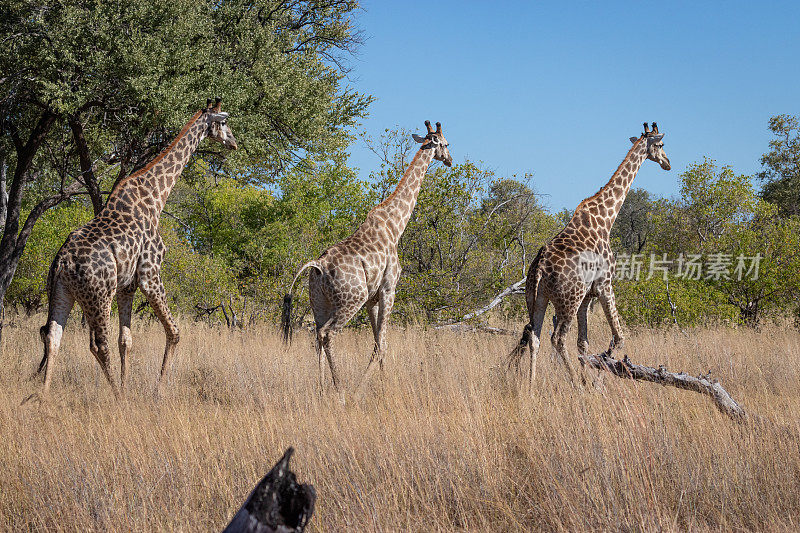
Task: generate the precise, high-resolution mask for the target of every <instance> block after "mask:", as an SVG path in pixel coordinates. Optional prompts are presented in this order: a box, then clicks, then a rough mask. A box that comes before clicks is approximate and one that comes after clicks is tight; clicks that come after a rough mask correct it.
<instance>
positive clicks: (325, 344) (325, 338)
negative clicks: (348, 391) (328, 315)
mask: <svg viewBox="0 0 800 533" xmlns="http://www.w3.org/2000/svg"><path fill="white" fill-rule="evenodd" d="M340 330H341V328H339V329H334V328H332V327H330V326H329V325H327V324H326V325H325V326H323V328H322V331H321V337H322V339H321V340H322V342H321V344H322V350H324V351H325V356H326V357H327V359H328V366H329V367H330V369H331V380H332V381H333V388H334V390H335V391H336V393H337V395H338V396H339V402H340V403H342V404H344V390H343V389H342V388H341V386H340V384H341V381H340V379H339V371H338V370H337V369H336V357H335V355H334V353H333V348H332V346H331V344H332V343H331V341H332V340H333V337H335V336H336V334H337V333H339V331H340ZM320 366H321V365H320ZM320 370H321V369H320ZM320 375H322V373H321V372H320Z"/></svg>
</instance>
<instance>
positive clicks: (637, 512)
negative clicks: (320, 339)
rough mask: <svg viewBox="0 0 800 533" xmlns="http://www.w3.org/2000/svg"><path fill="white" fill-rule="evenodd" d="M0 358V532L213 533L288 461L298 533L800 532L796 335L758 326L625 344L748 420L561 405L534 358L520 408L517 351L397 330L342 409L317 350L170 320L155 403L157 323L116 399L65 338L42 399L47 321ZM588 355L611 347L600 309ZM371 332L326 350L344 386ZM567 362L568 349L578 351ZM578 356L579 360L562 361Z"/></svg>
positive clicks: (611, 383)
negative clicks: (337, 359) (174, 338)
mask: <svg viewBox="0 0 800 533" xmlns="http://www.w3.org/2000/svg"><path fill="white" fill-rule="evenodd" d="M12 322H13V324H12V325H11V326H8V325H7V326H6V328H5V331H4V342H3V353H2V358H1V359H0V435H2V438H0V466H1V468H0V529H2V530H8V531H11V530H13V531H33V530H38V531H42V530H48V531H59V530H64V531H157V530H176V531H190V530H193V531H205V530H219V529H221V528H222V527H223V526H224V525H225V524H226V523H227V521H228V520H229V519H230V518H231V516H232V515H233V513H234V512H235V510H236V509H237V508H238V507H239V505H240V504H241V502H242V501H243V499H244V498H245V497H246V495H247V494H248V492H249V491H250V489H251V488H252V486H253V485H254V484H255V482H256V481H257V480H258V479H259V478H260V477H261V476H262V475H263V474H264V473H265V472H266V471H267V470H268V469H269V468H270V467H271V466H272V464H273V463H274V461H275V460H277V459H278V458H279V457H280V455H281V453H282V452H283V450H284V449H285V448H286V447H287V446H290V445H291V446H294V447H295V448H296V449H297V453H296V455H295V458H294V460H293V468H294V470H295V471H296V472H297V475H298V478H299V479H300V480H301V481H303V482H306V483H313V485H314V486H315V488H316V490H317V494H318V501H317V507H316V511H315V513H314V517H313V518H312V520H311V526H310V529H311V530H312V531H345V530H347V531H405V530H415V531H422V530H425V531H428V530H440V531H453V530H473V531H481V530H483V531H485V530H493V531H521V530H548V531H549V530H554V531H557V530H561V531H564V530H571V531H575V530H615V531H654V530H662V531H674V530H686V529H691V530H718V531H731V530H792V529H797V528H800V438H799V435H800V381H799V380H798V375H800V334H798V332H797V331H796V330H794V329H791V328H784V327H779V326H766V327H764V328H763V329H762V330H761V331H758V332H754V331H752V330H750V329H744V328H742V329H713V328H706V329H699V330H691V331H688V332H687V333H688V337H687V336H684V335H683V334H682V333H680V332H679V331H663V330H649V329H644V330H637V331H634V332H632V333H631V334H630V335H629V339H628V343H627V345H626V352H627V353H629V354H630V355H631V357H632V359H634V360H635V361H636V362H641V363H649V364H658V363H664V364H666V365H667V366H668V368H670V369H682V370H686V371H690V372H693V373H700V372H702V373H705V372H706V371H708V370H711V371H712V372H713V374H714V375H715V376H717V377H718V378H720V379H721V380H722V382H723V384H724V385H725V387H726V388H727V390H728V391H729V392H730V393H731V394H732V395H733V396H734V397H735V398H736V399H737V400H739V401H740V402H741V403H742V404H743V405H744V406H745V408H747V409H748V410H749V411H751V412H753V413H757V414H758V415H760V416H761V417H764V419H765V421H764V422H763V423H760V424H757V425H754V424H751V425H740V424H737V423H734V422H732V421H731V420H730V419H728V418H726V417H725V416H723V415H722V414H720V413H719V412H718V411H716V409H715V408H714V407H713V406H712V404H711V403H710V402H709V401H708V400H707V399H705V398H703V397H702V396H699V395H697V394H694V393H690V392H685V391H678V390H675V389H668V388H663V387H659V386H654V385H652V384H646V383H630V382H623V381H622V380H619V379H617V378H614V377H612V376H607V377H606V378H605V379H604V388H605V390H604V392H602V393H601V392H598V391H597V390H596V389H594V388H588V389H585V390H573V389H572V387H571V386H570V385H569V383H568V381H567V377H566V372H565V369H564V368H563V367H562V366H560V365H559V364H558V363H557V362H556V361H555V360H553V359H552V358H551V357H550V355H549V343H544V344H543V347H544V348H543V351H542V354H541V356H540V359H539V373H538V380H537V382H536V385H535V393H534V394H533V395H532V396H528V395H526V394H519V393H518V389H519V387H518V386H519V383H518V382H517V380H516V378H513V377H512V378H509V377H507V376H506V375H505V374H504V372H502V371H501V370H500V368H501V366H502V363H503V361H504V359H505V356H506V354H507V352H508V351H509V349H510V348H511V347H512V346H513V344H514V342H515V339H513V338H510V337H502V336H491V335H483V334H456V333H444V332H440V331H432V330H424V329H415V328H410V329H399V328H396V329H393V330H391V331H390V335H389V342H390V345H391V346H392V348H391V349H390V355H389V358H388V361H387V364H386V367H385V371H384V373H383V374H382V376H381V375H378V374H376V379H375V381H374V385H373V387H372V389H371V390H369V391H368V393H367V395H366V396H365V398H364V399H362V400H361V401H358V402H352V401H351V402H348V403H347V404H346V405H345V406H342V405H340V404H339V402H338V401H336V399H335V396H334V395H333V394H332V393H330V392H326V393H325V394H324V395H322V396H321V395H320V394H319V393H318V391H317V385H316V384H317V362H316V359H315V356H314V354H313V348H312V344H311V337H310V336H309V335H307V334H306V333H305V332H299V333H298V334H297V335H296V336H295V341H294V343H293V345H292V346H291V348H289V349H285V348H284V347H283V346H282V345H281V342H280V339H279V337H278V335H277V332H276V331H275V329H274V328H273V327H269V326H263V327H262V328H260V329H259V328H252V329H248V330H245V331H238V330H235V331H231V330H228V329H219V328H211V327H208V326H205V325H203V324H200V323H194V322H191V321H188V320H186V321H184V322H183V324H182V330H183V331H182V341H181V344H180V346H179V352H178V356H177V357H176V361H175V364H174V366H173V368H172V372H171V374H170V379H169V386H168V387H167V391H166V392H165V394H164V395H163V396H162V397H161V398H160V399H156V398H155V397H154V396H153V390H154V387H155V381H156V376H157V374H158V368H159V365H160V357H161V351H162V348H163V332H162V330H161V328H160V326H158V325H157V324H153V323H150V324H142V323H139V324H138V325H134V332H133V333H134V343H135V346H134V350H133V355H132V366H131V370H130V375H129V380H130V381H129V393H128V397H127V400H125V401H122V402H116V401H114V399H113V397H112V395H111V393H110V390H109V388H108V386H107V385H106V383H105V382H104V380H103V378H102V376H101V374H100V371H99V367H98V365H97V364H96V362H95V361H94V360H93V358H92V357H91V355H90V353H89V351H88V347H87V340H86V339H87V334H86V332H85V331H83V330H82V329H81V327H80V325H79V323H78V322H72V323H71V324H70V327H69V328H68V330H67V333H66V334H65V340H64V343H63V349H62V352H61V354H60V356H59V360H58V361H57V364H56V373H55V377H54V382H53V388H52V395H51V398H50V400H49V401H48V402H46V403H44V404H38V403H28V404H26V405H24V406H20V402H21V400H22V399H24V398H25V397H26V396H28V395H29V394H30V393H32V392H34V391H35V390H37V387H38V386H39V384H38V383H36V382H32V381H28V377H29V376H30V374H31V372H32V371H33V369H34V368H35V365H36V364H37V363H38V360H39V357H40V342H39V340H38V327H39V325H41V317H34V318H32V319H24V318H17V319H14V320H13V321H12ZM591 328H592V329H591V331H590V335H591V337H590V338H592V349H593V350H600V349H602V348H604V347H605V345H606V343H607V338H608V333H607V330H606V327H605V325H604V320H603V319H602V318H601V317H600V316H599V314H597V315H595V316H593V317H592V326H591ZM370 342H371V332H369V330H348V331H347V332H345V333H344V334H343V335H342V336H341V337H339V338H338V342H337V346H338V347H339V352H340V353H341V354H342V355H341V357H342V359H343V361H342V364H343V365H344V370H345V376H346V377H347V379H348V382H349V383H354V382H355V380H356V379H357V378H358V375H359V373H360V372H361V371H362V370H363V367H364V365H365V364H366V361H367V357H368V354H369V351H370V348H371V344H370ZM573 350H574V349H573ZM573 354H574V351H573Z"/></svg>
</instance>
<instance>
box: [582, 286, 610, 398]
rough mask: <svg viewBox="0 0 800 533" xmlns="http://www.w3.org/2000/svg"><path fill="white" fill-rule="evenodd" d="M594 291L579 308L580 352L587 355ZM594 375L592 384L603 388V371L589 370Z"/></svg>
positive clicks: (600, 388)
mask: <svg viewBox="0 0 800 533" xmlns="http://www.w3.org/2000/svg"><path fill="white" fill-rule="evenodd" d="M595 301H596V300H595V297H594V295H593V294H592V293H590V294H587V295H586V297H585V298H584V299H583V302H581V306H580V307H579V308H578V354H579V355H586V354H587V353H589V331H588V330H589V324H588V322H589V320H588V319H589V311H590V310H591V309H592V307H593V305H594V303H595ZM589 373H590V374H591V375H592V385H594V388H595V389H597V390H601V391H602V390H603V388H604V385H603V372H601V371H600V370H594V371H591V370H590V371H589Z"/></svg>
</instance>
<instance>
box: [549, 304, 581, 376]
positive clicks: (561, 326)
mask: <svg viewBox="0 0 800 533" xmlns="http://www.w3.org/2000/svg"><path fill="white" fill-rule="evenodd" d="M573 309H574V307H573ZM572 316H573V315H567V316H561V317H559V318H558V324H557V325H556V330H555V331H554V332H553V341H554V342H553V344H554V347H555V350H556V353H557V354H558V355H559V356H560V357H561V361H562V362H563V363H564V365H565V366H566V367H567V372H568V373H569V379H570V382H571V383H572V385H573V387H574V386H577V384H578V383H580V382H581V380H578V376H577V374H576V372H575V368H574V367H573V366H572V362H571V361H570V360H569V353H568V351H567V343H566V340H567V334H568V333H569V329H570V327H571V326H572Z"/></svg>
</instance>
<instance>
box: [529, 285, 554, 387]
mask: <svg viewBox="0 0 800 533" xmlns="http://www.w3.org/2000/svg"><path fill="white" fill-rule="evenodd" d="M548 302H549V299H548V298H547V296H545V295H544V294H542V293H539V294H537V296H536V301H535V302H534V303H533V308H532V309H531V310H530V311H529V314H530V320H531V322H530V327H531V338H530V340H529V341H528V353H529V355H530V360H529V363H528V365H529V366H528V393H529V394H530V393H533V382H534V380H535V379H536V358H537V356H538V355H539V344H540V340H541V338H542V325H543V324H544V315H545V313H546V312H547V304H548Z"/></svg>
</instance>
